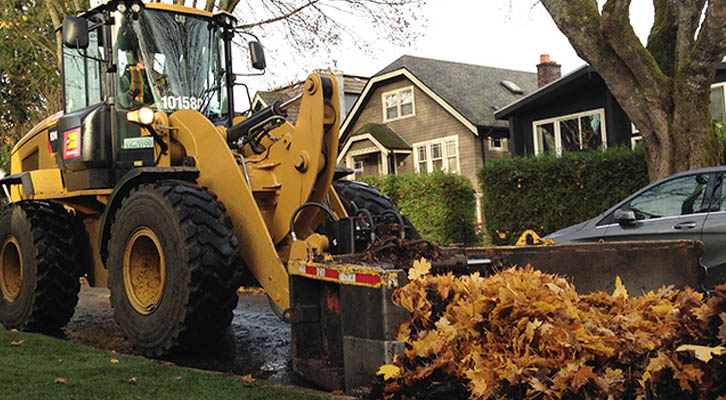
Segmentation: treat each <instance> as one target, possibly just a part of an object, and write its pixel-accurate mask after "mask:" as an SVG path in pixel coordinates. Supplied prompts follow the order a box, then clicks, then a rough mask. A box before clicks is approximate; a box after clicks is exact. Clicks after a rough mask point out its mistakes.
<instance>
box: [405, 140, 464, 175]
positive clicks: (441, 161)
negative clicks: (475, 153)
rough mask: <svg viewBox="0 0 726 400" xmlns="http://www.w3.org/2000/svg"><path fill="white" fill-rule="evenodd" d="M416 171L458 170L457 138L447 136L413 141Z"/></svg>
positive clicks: (454, 171)
mask: <svg viewBox="0 0 726 400" xmlns="http://www.w3.org/2000/svg"><path fill="white" fill-rule="evenodd" d="M413 147H414V149H416V151H415V152H414V154H413V155H414V162H415V164H416V172H432V171H434V170H437V169H440V170H443V171H447V172H453V173H456V172H459V151H458V148H459V138H458V136H449V137H445V138H441V139H434V140H428V141H425V142H419V143H414V145H413Z"/></svg>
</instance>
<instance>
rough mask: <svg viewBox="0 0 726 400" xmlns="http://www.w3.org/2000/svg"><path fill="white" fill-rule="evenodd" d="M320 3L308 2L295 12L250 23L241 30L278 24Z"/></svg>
mask: <svg viewBox="0 0 726 400" xmlns="http://www.w3.org/2000/svg"><path fill="white" fill-rule="evenodd" d="M318 1H319V0H308V2H307V3H305V4H303V5H302V6H300V7H298V8H296V9H294V10H290V11H288V12H286V13H284V14H281V15H278V16H277V17H274V18H270V19H266V20H264V21H257V22H253V23H249V24H243V25H241V26H240V28H242V29H249V28H252V27H255V26H261V25H267V24H271V23H273V22H278V21H283V20H286V19H289V18H290V17H292V16H294V15H296V14H298V13H299V12H301V11H303V10H304V9H306V8H308V7H310V6H312V5H314V4H315V3H317V2H318Z"/></svg>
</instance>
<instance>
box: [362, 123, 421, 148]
mask: <svg viewBox="0 0 726 400" xmlns="http://www.w3.org/2000/svg"><path fill="white" fill-rule="evenodd" d="M364 133H370V134H371V135H372V136H373V137H374V138H376V140H377V141H378V143H380V144H381V145H383V147H385V148H387V149H390V150H394V149H402V150H404V149H405V150H411V145H410V144H408V142H406V140H404V139H403V138H402V137H401V136H399V135H398V134H397V133H396V132H395V131H394V130H393V129H391V128H390V127H388V126H386V125H384V124H374V123H367V124H365V125H363V126H361V127H360V129H358V130H357V131H355V133H353V134H352V135H351V136H350V137H351V138H353V137H355V136H356V135H360V134H364Z"/></svg>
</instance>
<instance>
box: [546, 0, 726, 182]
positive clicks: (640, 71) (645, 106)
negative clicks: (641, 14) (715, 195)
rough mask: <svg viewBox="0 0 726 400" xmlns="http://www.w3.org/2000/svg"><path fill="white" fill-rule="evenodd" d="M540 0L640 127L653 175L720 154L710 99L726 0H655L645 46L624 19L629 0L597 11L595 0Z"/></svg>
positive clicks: (612, 1) (725, 37) (724, 34)
mask: <svg viewBox="0 0 726 400" xmlns="http://www.w3.org/2000/svg"><path fill="white" fill-rule="evenodd" d="M542 3H543V4H544V6H545V8H546V9H547V11H548V12H549V13H550V15H551V16H552V18H553V19H554V21H555V23H556V24H557V26H558V28H559V29H560V30H561V31H562V32H563V33H564V34H565V36H567V38H568V39H569V40H570V43H571V44H572V46H573V47H574V48H575V51H577V54H578V55H579V56H580V57H582V58H583V59H584V60H586V61H588V62H589V63H590V64H591V65H592V66H593V67H594V68H595V69H596V70H597V71H598V73H599V74H600V76H602V78H603V80H604V81H605V83H606V85H607V86H608V89H609V90H610V91H611V92H612V94H613V96H615V98H616V99H617V100H618V103H620V106H621V107H622V108H623V110H625V112H626V113H627V114H628V116H629V117H630V120H631V121H632V122H633V123H634V124H635V126H636V127H637V128H638V130H639V131H640V133H641V135H642V136H643V142H644V144H645V149H646V154H647V162H648V172H649V175H650V179H651V180H656V179H660V178H664V177H666V176H668V175H671V174H673V173H674V172H678V171H684V170H688V169H692V168H697V167H701V166H707V165H714V164H716V163H718V162H719V160H720V156H721V150H720V147H719V146H718V143H717V140H716V137H715V134H714V130H713V124H712V122H711V115H710V107H709V102H710V85H711V83H712V82H713V78H714V75H715V72H716V67H717V66H718V63H719V62H720V61H721V59H722V58H723V56H724V54H725V53H726V45H725V43H726V0H710V1H709V2H708V4H706V2H705V0H654V5H655V12H656V15H655V21H654V25H653V28H652V29H651V33H650V37H649V38H648V48H645V47H644V46H643V44H642V43H641V42H640V40H639V39H638V37H637V36H636V35H635V32H634V31H633V28H632V26H631V25H630V20H629V8H630V0H608V1H607V2H606V3H605V5H604V6H603V9H602V13H601V12H600V10H598V7H597V3H596V2H595V1H582V0H542ZM704 7H706V8H705V16H704V18H703V22H702V23H701V24H700V26H699V21H700V17H701V15H702V13H703V12H704Z"/></svg>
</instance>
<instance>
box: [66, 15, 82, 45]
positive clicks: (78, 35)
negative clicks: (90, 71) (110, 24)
mask: <svg viewBox="0 0 726 400" xmlns="http://www.w3.org/2000/svg"><path fill="white" fill-rule="evenodd" d="M63 44H64V45H65V46H66V47H68V48H71V49H87V48H88V21H86V20H85V19H83V18H78V17H65V18H63Z"/></svg>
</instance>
